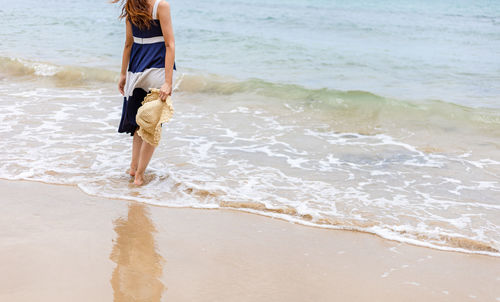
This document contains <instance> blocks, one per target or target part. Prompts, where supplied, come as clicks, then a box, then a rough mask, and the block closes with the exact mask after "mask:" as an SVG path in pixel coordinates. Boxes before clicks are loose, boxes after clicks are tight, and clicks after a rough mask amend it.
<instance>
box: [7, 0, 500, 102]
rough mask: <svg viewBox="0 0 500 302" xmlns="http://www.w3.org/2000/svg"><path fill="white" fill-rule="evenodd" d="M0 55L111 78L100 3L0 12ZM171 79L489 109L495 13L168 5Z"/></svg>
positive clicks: (104, 5) (498, 23) (107, 21)
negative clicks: (177, 70)
mask: <svg viewBox="0 0 500 302" xmlns="http://www.w3.org/2000/svg"><path fill="white" fill-rule="evenodd" d="M4 2H5V3H3V4H2V6H1V9H0V17H1V18H2V20H3V22H4V24H9V25H10V26H3V27H2V29H0V38H1V39H2V43H1V44H0V54H1V55H3V56H7V57H22V58H27V59H36V60H42V61H49V62H55V63H60V64H64V65H84V66H92V67H103V68H106V69H111V70H118V68H119V65H120V59H121V46H122V44H123V36H124V26H123V23H121V22H120V21H119V20H118V19H117V18H116V16H117V14H118V7H117V5H112V4H109V3H108V2H107V1H96V0H90V1H57V0H48V1H44V2H43V5H42V4H41V3H40V2H39V1H33V0H27V1H15V2H12V1H4ZM170 3H171V7H172V18H173V22H174V30H175V35H176V48H177V54H176V60H177V61H178V62H179V63H178V64H179V66H180V67H181V68H191V69H195V70H199V71H204V72H210V73H216V74H222V75H227V76H231V77H234V78H237V79H249V78H256V79H262V80H266V81H270V82H273V83H291V84H299V85H302V86H305V87H308V88H330V89H338V90H362V91H369V92H372V93H375V94H378V95H382V96H387V97H394V98H398V99H406V100H427V99H435V100H442V101H446V102H453V103H458V104H462V105H467V106H472V107H500V100H499V96H500V59H499V58H500V3H499V2H498V1H488V0H478V1H452V0H439V1H387V0H385V1H359V0H355V1H318V0H315V1H280V0H273V1H251V2H248V1H234V0H233V1H206V0H198V1H190V0H188V1H175V0H173V1H171V2H170Z"/></svg>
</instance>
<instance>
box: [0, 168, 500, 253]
mask: <svg viewBox="0 0 500 302" xmlns="http://www.w3.org/2000/svg"><path fill="white" fill-rule="evenodd" d="M0 179H4V180H14V181H16V180H17V181H19V180H23V181H33V182H40V183H45V184H52V185H67V186H76V187H78V188H79V189H80V190H81V191H82V192H84V193H85V194H87V195H90V196H95V197H103V198H109V199H120V200H126V201H134V202H140V203H145V204H148V205H153V206H160V207H166V208H192V209H207V210H213V209H221V210H224V209H226V210H236V211H240V212H246V213H252V214H257V215H261V216H265V217H270V218H275V219H280V220H283V221H288V222H292V223H296V224H300V225H303V226H308V227H315V228H321V229H330V230H344V231H355V232H361V233H367V234H372V235H376V236H379V237H381V238H384V239H387V240H391V241H396V242H401V243H406V244H411V245H414V246H419V247H426V248H431V249H435V250H441V251H448V252H460V253H465V254H478V255H486V256H492V257H500V251H499V250H497V249H496V248H493V247H491V246H489V245H487V244H486V243H483V242H477V241H476V240H474V239H469V238H465V237H461V238H463V239H465V240H466V241H471V242H476V243H477V245H478V246H482V247H483V248H484V249H489V250H491V251H488V250H469V249H465V248H460V247H450V246H442V245H436V244H433V243H430V242H426V241H421V240H416V239H412V238H405V237H403V236H398V235H397V234H395V233H393V232H391V230H388V229H384V228H381V227H379V226H375V227H366V228H363V227H353V226H343V225H331V224H320V223H314V222H311V221H307V220H305V219H307V218H305V219H304V218H303V217H297V216H293V215H290V214H287V210H286V209H267V208H265V207H260V206H256V207H255V208H250V207H245V206H243V207H235V206H233V205H228V204H224V203H222V205H221V204H219V205H213V204H209V205H203V204H189V205H179V204H164V203H160V202H155V201H154V200H149V199H146V198H140V197H133V196H123V195H117V194H107V193H103V192H99V193H96V192H93V191H92V190H90V189H88V188H86V187H85V185H82V184H73V183H65V182H47V181H46V180H43V179H38V178H25V177H14V178H6V177H3V176H0ZM235 204H237V203H235ZM256 205H260V204H257V203H256ZM281 211H283V212H284V213H280V212H281ZM292 212H293V211H292ZM301 218H302V219H301Z"/></svg>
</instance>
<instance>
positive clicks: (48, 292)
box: [0, 180, 500, 302]
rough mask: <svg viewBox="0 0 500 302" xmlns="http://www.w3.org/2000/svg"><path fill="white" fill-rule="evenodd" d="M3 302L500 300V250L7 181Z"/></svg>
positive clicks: (1, 230) (0, 234) (0, 249)
mask: <svg viewBox="0 0 500 302" xmlns="http://www.w3.org/2000/svg"><path fill="white" fill-rule="evenodd" d="M0 196H1V197H0V199H1V206H2V210H1V212H0V238H1V241H0V268H1V273H0V301H112V300H114V301H454V302H455V301H500V258H497V257H491V256H483V255H472V254H463V253H458V252H446V251H438V250H433V249H428V248H423V247H416V246H412V245H408V244H402V243H398V242H393V241H389V240H385V239H382V238H379V237H377V236H374V235H370V234H364V233H359V232H350V231H334V230H324V229H318V228H311V227H305V226H301V225H296V224H293V223H290V222H285V221H281V220H277V219H272V218H268V217H262V216H258V215H253V214H247V213H242V212H236V211H231V210H199V209H176V208H164V207H157V206H148V205H144V204H139V203H134V202H128V201H124V200H113V199H106V198H98V197H92V196H88V195H86V194H84V193H83V192H81V191H80V190H79V189H78V188H77V187H72V186H58V185H48V184H43V183H36V182H25V181H6V180H0Z"/></svg>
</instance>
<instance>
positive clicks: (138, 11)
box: [111, 0, 153, 29]
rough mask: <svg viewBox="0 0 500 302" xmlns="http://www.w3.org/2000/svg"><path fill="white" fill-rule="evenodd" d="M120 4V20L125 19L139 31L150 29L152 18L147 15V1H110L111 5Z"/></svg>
mask: <svg viewBox="0 0 500 302" xmlns="http://www.w3.org/2000/svg"><path fill="white" fill-rule="evenodd" d="M117 2H120V5H121V7H122V12H121V14H120V19H123V18H127V19H128V20H129V21H130V22H132V23H133V24H134V25H135V26H137V27H139V28H140V29H146V28H148V29H149V28H150V27H151V21H153V17H151V14H150V13H149V3H148V0H111V3H117Z"/></svg>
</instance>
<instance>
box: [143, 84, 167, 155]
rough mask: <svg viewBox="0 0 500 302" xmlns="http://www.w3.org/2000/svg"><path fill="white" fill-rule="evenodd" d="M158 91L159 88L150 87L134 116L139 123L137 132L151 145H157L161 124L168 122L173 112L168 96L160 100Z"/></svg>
mask: <svg viewBox="0 0 500 302" xmlns="http://www.w3.org/2000/svg"><path fill="white" fill-rule="evenodd" d="M159 92H160V90H159V89H156V88H151V92H150V93H148V95H146V97H145V98H144V101H142V106H141V107H139V110H137V115H136V117H135V121H136V122H137V125H139V130H138V133H137V134H139V136H140V137H142V139H143V140H145V141H146V142H147V143H149V144H151V145H153V146H158V143H159V142H160V138H161V124H162V123H166V122H168V121H169V120H170V118H171V117H172V115H173V114H174V107H173V106H172V100H171V99H170V96H168V97H167V99H166V100H165V102H162V101H161V99H160V95H159Z"/></svg>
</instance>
